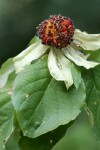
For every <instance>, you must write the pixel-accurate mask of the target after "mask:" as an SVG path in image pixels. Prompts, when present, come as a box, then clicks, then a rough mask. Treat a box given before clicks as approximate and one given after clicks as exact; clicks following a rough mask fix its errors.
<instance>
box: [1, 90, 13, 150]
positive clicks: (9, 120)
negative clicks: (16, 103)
mask: <svg viewBox="0 0 100 150" xmlns="http://www.w3.org/2000/svg"><path fill="white" fill-rule="evenodd" d="M10 94H11V93H10V91H9V90H7V89H5V90H2V91H0V134H1V138H2V141H1V143H2V145H4V144H5V143H6V141H7V140H8V138H9V137H10V135H11V133H12V131H13V113H14V111H13V106H12V103H11V95H10ZM0 150H1V149H0Z"/></svg>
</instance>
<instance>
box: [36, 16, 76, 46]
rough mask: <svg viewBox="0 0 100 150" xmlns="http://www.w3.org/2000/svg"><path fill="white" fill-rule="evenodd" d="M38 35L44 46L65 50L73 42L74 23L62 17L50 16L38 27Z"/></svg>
mask: <svg viewBox="0 0 100 150" xmlns="http://www.w3.org/2000/svg"><path fill="white" fill-rule="evenodd" d="M37 34H38V36H39V38H40V39H41V40H42V44H44V45H48V46H54V47H56V48H60V49H61V48H64V47H66V46H67V45H69V44H70V43H71V42H72V40H73V35H74V25H73V22H72V21H71V20H70V19H69V18H67V17H64V16H62V15H53V16H50V18H48V19H47V20H44V21H43V22H42V23H41V24H39V26H38V27H37Z"/></svg>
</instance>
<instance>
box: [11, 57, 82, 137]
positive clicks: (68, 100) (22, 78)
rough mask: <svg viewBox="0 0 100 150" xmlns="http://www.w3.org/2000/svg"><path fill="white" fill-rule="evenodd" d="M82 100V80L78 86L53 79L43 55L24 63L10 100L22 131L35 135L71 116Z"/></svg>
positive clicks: (73, 116)
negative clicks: (68, 85)
mask: <svg viewBox="0 0 100 150" xmlns="http://www.w3.org/2000/svg"><path fill="white" fill-rule="evenodd" d="M84 100H85V90H84V84H83V82H82V83H81V84H80V86H79V88H78V89H76V88H75V87H74V86H73V87H72V88H70V90H67V89H66V86H65V84H64V82H59V81H56V80H54V79H53V78H52V77H51V76H50V74H49V70H48V67H47V57H46V56H45V57H43V58H41V59H39V60H38V61H37V62H35V63H34V64H32V65H30V66H28V67H26V69H25V70H24V71H22V72H21V73H20V74H19V75H18V76H17V78H16V79H15V83H14V88H13V96H12V101H13V105H14V108H15V110H16V114H17V118H18V122H19V125H20V127H21V129H22V131H23V134H24V135H25V136H28V137H32V138H34V137H38V136H40V135H42V134H45V133H47V132H49V131H52V130H54V129H56V128H57V127H59V126H60V125H64V124H67V123H69V122H70V121H71V120H74V119H75V118H76V117H77V116H78V114H79V113H80V111H81V110H80V109H81V108H82V106H83V104H84Z"/></svg>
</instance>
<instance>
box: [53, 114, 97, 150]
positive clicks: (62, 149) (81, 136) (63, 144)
mask: <svg viewBox="0 0 100 150" xmlns="http://www.w3.org/2000/svg"><path fill="white" fill-rule="evenodd" d="M74 149H75V150H100V142H97V141H96V139H95V137H94V135H93V133H92V131H91V128H90V124H89V122H88V118H87V116H86V113H85V112H83V113H82V114H81V115H80V116H79V117H78V119H77V120H76V121H75V123H74V124H73V125H72V127H70V128H69V130H68V131H67V133H66V135H65V137H64V138H63V139H62V140H61V141H60V142H59V143H58V144H57V145H56V146H55V147H54V148H53V150H74Z"/></svg>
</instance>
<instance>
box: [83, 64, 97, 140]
mask: <svg viewBox="0 0 100 150" xmlns="http://www.w3.org/2000/svg"><path fill="white" fill-rule="evenodd" d="M84 81H85V84H86V95H87V96H86V97H87V106H88V109H89V110H90V115H89V117H90V119H91V121H92V125H93V131H94V132H95V134H96V136H97V138H98V139H99V140H100V65H99V66H97V67H96V68H94V69H92V70H90V71H88V72H87V73H85V75H84Z"/></svg>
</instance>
